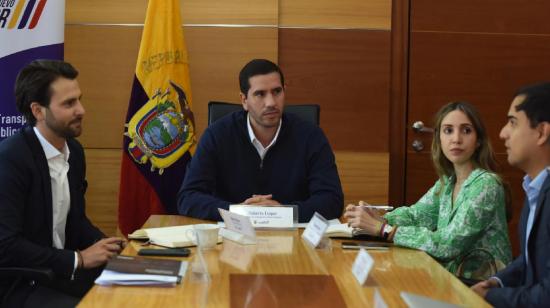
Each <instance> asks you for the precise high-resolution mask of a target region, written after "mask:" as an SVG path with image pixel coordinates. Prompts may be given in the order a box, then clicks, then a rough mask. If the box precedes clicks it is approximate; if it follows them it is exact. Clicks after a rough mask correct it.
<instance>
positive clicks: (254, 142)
mask: <svg viewBox="0 0 550 308" xmlns="http://www.w3.org/2000/svg"><path fill="white" fill-rule="evenodd" d="M282 122H283V121H282V120H279V127H278V128H277V132H276V133H275V137H273V140H271V142H270V143H269V144H268V145H267V146H266V147H265V148H264V146H263V145H262V143H261V142H260V140H258V138H256V134H254V130H253V129H252V125H251V124H250V114H247V117H246V126H247V127H248V136H249V137H250V142H252V145H253V146H254V147H255V148H256V151H258V154H259V155H260V158H261V159H262V162H263V160H264V157H265V154H266V153H267V151H268V150H269V149H270V148H271V147H272V146H273V145H274V144H275V141H277V137H278V136H279V132H280V131H281V124H282Z"/></svg>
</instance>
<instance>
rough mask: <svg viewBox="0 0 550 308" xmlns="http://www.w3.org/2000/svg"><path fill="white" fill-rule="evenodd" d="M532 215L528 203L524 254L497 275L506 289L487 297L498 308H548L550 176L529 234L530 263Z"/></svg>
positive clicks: (522, 223) (522, 229)
mask: <svg viewBox="0 0 550 308" xmlns="http://www.w3.org/2000/svg"><path fill="white" fill-rule="evenodd" d="M528 216H529V204H528V201H525V204H524V206H523V210H522V211H521V219H520V223H519V230H518V231H519V240H520V247H521V255H520V256H519V257H517V258H516V259H515V260H514V261H513V262H512V263H510V264H509V265H508V266H507V267H506V268H505V269H503V270H502V271H500V272H499V273H497V277H498V278H500V279H501V280H502V283H503V284H504V286H505V287H504V288H494V289H491V290H489V292H488V293H487V296H486V297H485V299H487V301H488V302H489V303H491V304H492V305H494V306H496V307H548V305H549V303H550V176H549V177H548V178H546V181H545V182H544V184H543V185H542V189H541V191H540V195H539V199H538V203H537V209H536V211H535V217H534V220H533V227H532V229H531V233H530V234H529V246H528V247H527V249H528V250H529V262H528V263H527V262H526V260H525V234H526V228H527V218H528Z"/></svg>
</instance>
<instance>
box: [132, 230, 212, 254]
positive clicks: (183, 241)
mask: <svg viewBox="0 0 550 308" xmlns="http://www.w3.org/2000/svg"><path fill="white" fill-rule="evenodd" d="M128 239H131V240H149V241H150V242H151V244H154V245H158V246H163V247H169V248H177V247H189V246H196V245H197V244H196V242H195V235H194V233H193V225H185V226H174V227H162V228H148V229H139V230H136V231H134V233H132V234H128ZM221 242H222V237H221V236H218V243H221Z"/></svg>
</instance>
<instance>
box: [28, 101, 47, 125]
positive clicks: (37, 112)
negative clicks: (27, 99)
mask: <svg viewBox="0 0 550 308" xmlns="http://www.w3.org/2000/svg"><path fill="white" fill-rule="evenodd" d="M30 107H31V112H32V115H33V116H34V118H35V119H36V121H37V122H38V121H40V120H43V119H44V118H45V117H46V114H45V111H44V108H42V107H44V106H42V105H40V104H39V103H37V102H32V103H31V106H30Z"/></svg>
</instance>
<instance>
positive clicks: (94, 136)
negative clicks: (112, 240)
mask: <svg viewBox="0 0 550 308" xmlns="http://www.w3.org/2000/svg"><path fill="white" fill-rule="evenodd" d="M66 3H67V4H66V32H65V59H66V60H67V61H69V62H71V63H73V64H74V65H75V67H77V69H78V70H79V71H80V76H79V82H80V83H81V88H82V90H83V93H84V98H83V101H84V104H85V108H86V111H87V113H86V117H85V128H84V133H83V135H82V136H81V138H80V140H81V142H82V143H83V145H84V147H85V149H86V155H87V160H88V181H89V190H88V193H87V201H88V205H87V206H88V208H87V211H88V214H89V216H90V217H91V219H92V220H93V221H94V223H96V224H97V225H98V226H99V227H100V228H101V229H103V230H104V231H105V232H106V233H107V234H115V233H116V232H117V231H116V230H117V207H118V181H119V168H120V157H121V153H122V152H121V151H122V149H121V144H122V133H123V130H124V118H125V114H126V108H127V104H128V99H129V95H130V90H131V84H132V80H133V77H134V69H135V63H136V60H137V59H136V58H137V52H138V49H139V44H140V37H141V31H142V28H143V22H144V18H145V11H146V6H147V1H146V0H119V1H109V0H96V1H86V0H67V1H66ZM390 6H391V1H390V0H368V1H362V0H345V1H344V2H335V1H329V0H321V1H310V0H292V1H291V0H257V1H248V0H186V1H181V13H182V19H183V23H184V35H185V40H186V42H187V47H188V52H189V63H190V75H191V76H190V77H191V85H192V90H193V107H192V108H193V111H194V113H195V118H196V122H197V131H198V134H199V137H200V134H201V133H202V132H203V131H204V129H205V127H206V117H207V108H206V106H207V103H208V101H211V100H221V101H238V82H237V74H238V72H239V70H240V68H241V67H242V66H243V65H244V64H245V63H246V62H247V61H248V60H250V59H252V58H267V59H270V60H273V61H276V62H278V63H279V64H280V65H281V67H282V69H283V71H284V72H285V75H286V76H285V77H286V79H287V85H288V92H287V102H288V103H318V104H320V105H321V127H322V128H323V130H324V131H325V133H326V134H327V136H328V138H329V140H330V142H331V144H332V146H333V149H334V150H335V154H336V158H337V163H338V167H339V173H340V176H341V180H342V184H343V188H344V193H345V202H346V203H348V202H356V201H357V200H359V199H366V200H370V201H372V202H380V203H383V202H386V200H387V185H388V184H387V183H388V172H387V166H388V153H387V151H388V146H387V139H388V124H387V118H388V91H389V88H388V83H389V37H390V34H389V33H390V32H389V28H390ZM358 132H360V133H358Z"/></svg>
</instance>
